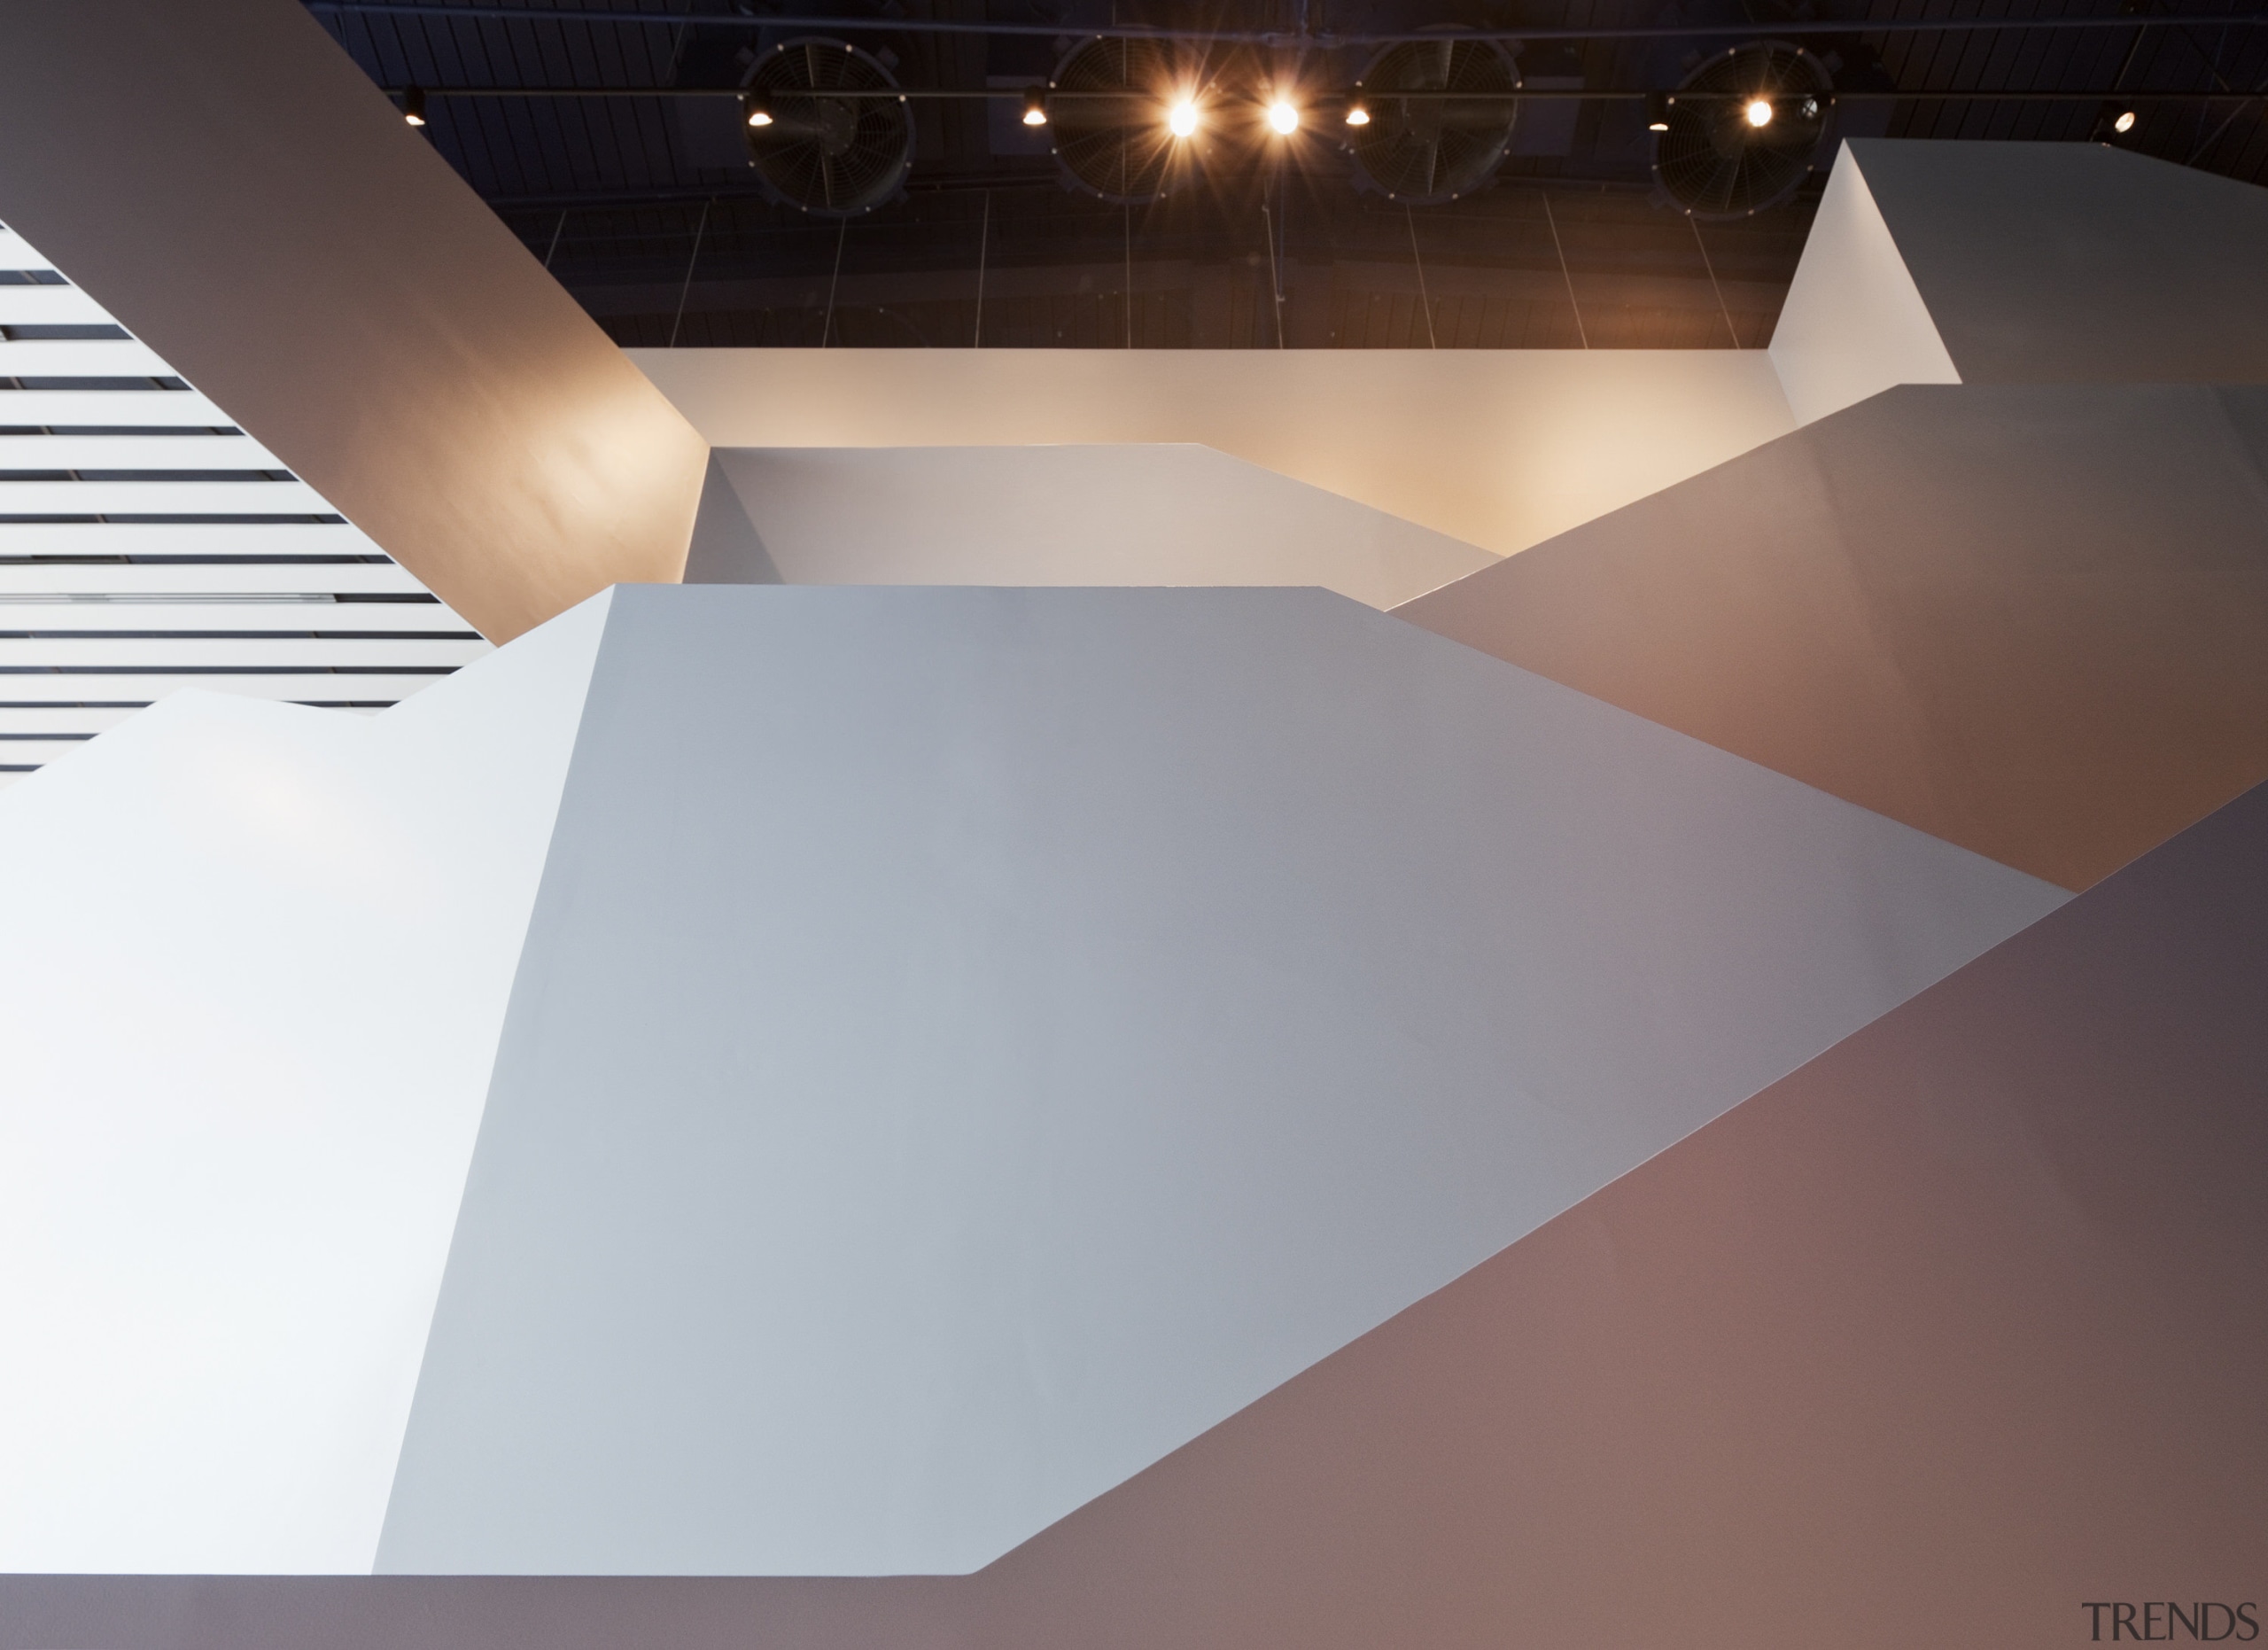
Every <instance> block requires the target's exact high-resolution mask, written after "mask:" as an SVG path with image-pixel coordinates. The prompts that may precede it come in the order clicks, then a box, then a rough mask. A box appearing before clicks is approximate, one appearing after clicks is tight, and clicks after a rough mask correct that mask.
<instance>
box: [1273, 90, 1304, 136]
mask: <svg viewBox="0 0 2268 1650" xmlns="http://www.w3.org/2000/svg"><path fill="white" fill-rule="evenodd" d="M1268 125H1269V129H1270V130H1271V131H1273V132H1274V133H1275V134H1276V135H1277V136H1278V137H1289V136H1291V135H1292V134H1293V132H1296V131H1298V130H1299V129H1300V109H1299V105H1297V104H1295V103H1293V101H1292V100H1291V99H1290V98H1289V97H1278V98H1276V99H1275V100H1274V101H1272V102H1271V103H1270V104H1269V105H1268Z"/></svg>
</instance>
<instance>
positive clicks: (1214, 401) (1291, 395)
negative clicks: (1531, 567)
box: [629, 349, 1795, 556]
mask: <svg viewBox="0 0 2268 1650" xmlns="http://www.w3.org/2000/svg"><path fill="white" fill-rule="evenodd" d="M629 354H630V357H631V359H632V360H633V361H634V362H637V363H638V365H639V366H641V367H642V368H643V369H644V370H645V371H646V374H647V376H648V377H651V378H652V379H653V380H654V382H655V383H656V385H660V387H661V389H662V391H663V393H664V394H666V395H667V396H668V397H669V398H670V399H671V400H672V401H674V402H675V403H676V404H677V406H678V409H679V410H680V411H681V412H683V413H684V414H685V416H687V418H688V419H690V420H691V421H692V423H693V424H694V427H695V428H696V429H698V430H699V431H700V432H701V433H702V434H703V436H705V437H707V438H708V440H710V441H711V443H712V444H713V445H715V446H718V447H769V448H782V447H994V446H1017V445H1025V444H1030V445H1041V446H1053V445H1059V444H1068V443H1109V442H1199V443H1201V444H1203V445H1205V446H1208V447H1213V448H1219V449H1220V450H1221V451H1222V452H1224V453H1228V454H1231V455H1234V456H1236V457H1238V458H1242V459H1245V460H1247V461H1248V462H1250V463H1255V464H1260V465H1262V466H1265V467H1266V468H1268V469H1270V470H1274V471H1279V472H1280V473H1282V474H1284V475H1287V476H1290V477H1293V479H1297V480H1301V481H1305V482H1309V483H1310V484H1312V485H1314V486H1319V487H1324V488H1327V489H1329V490H1330V491H1332V492H1334V493H1340V494H1345V495H1346V496H1347V497H1348V498H1352V499H1355V500H1358V501H1360V502H1363V503H1365V504H1369V505H1372V506H1374V507H1376V508H1377V509H1379V510H1386V511H1389V512H1391V513H1392V514H1394V515H1396V516H1400V517H1402V518H1405V519H1407V520H1410V521H1413V522H1416V523H1417V524H1418V525H1420V526H1425V527H1430V528H1432V529H1433V530H1434V531H1435V532H1437V533H1448V534H1449V535H1450V536H1451V537H1453V538H1458V539H1463V540H1464V541H1467V542H1468V543H1472V544H1475V545H1478V546H1480V548H1481V549H1485V550H1488V551H1492V552H1494V553H1495V554H1496V555H1499V556H1508V555H1510V554H1511V553H1512V552H1513V551H1514V550H1522V549H1526V548H1527V547H1528V546H1529V545H1531V544H1534V543H1537V542H1538V541H1542V540H1543V539H1547V538H1550V536H1551V535H1552V534H1554V533H1563V532H1565V530H1566V529H1568V528H1570V527H1573V526H1576V525H1580V524H1581V523H1583V522H1586V521H1589V520H1591V519H1592V518H1596V517H1598V516H1602V515H1604V514H1605V513H1606V512H1607V511H1608V510H1616V509H1619V508H1620V507H1621V506H1622V505H1625V504H1627V503H1630V502H1634V501H1635V500H1637V499H1640V498H1643V497H1644V496H1645V495H1646V494H1650V493H1654V492H1658V491H1659V490H1660V489H1661V488H1663V487H1666V486H1672V485H1674V484H1675V483H1677V482H1679V481H1682V480H1684V479H1686V478H1687V477H1689V476H1693V475H1697V474H1698V473H1699V472H1701V471H1704V470H1707V469H1709V468H1711V467H1712V466H1713V465H1716V464H1720V463H1724V462H1725V461H1726V460H1727V459H1728V458H1734V457H1736V456H1738V455H1740V454H1742V453H1744V452H1747V451H1749V450H1750V449H1751V448H1755V447H1758V446H1760V445H1762V444H1763V443H1764V442H1766V441H1768V440H1772V439H1773V438H1774V437H1775V436H1779V435H1784V434H1785V433H1787V432H1789V431H1790V430H1791V429H1793V428H1794V427H1795V417H1794V415H1793V414H1792V413H1790V411H1789V409H1788V401H1787V397H1786V396H1785V395H1784V394H1783V393H1782V391H1781V388H1780V381H1779V378H1778V377H1777V376H1775V373H1774V371H1773V369H1772V362H1771V359H1770V357H1769V356H1768V355H1767V354H1765V353H1764V352H1763V351H1761V350H1589V351H1585V350H1463V351H1459V350H1442V351H1433V350H1282V351H1270V350H974V349H971V350H864V351H859V350H796V349H698V350H654V349H647V350H632V351H630V352H629Z"/></svg>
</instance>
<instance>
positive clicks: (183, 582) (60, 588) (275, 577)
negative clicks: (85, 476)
mask: <svg viewBox="0 0 2268 1650" xmlns="http://www.w3.org/2000/svg"><path fill="white" fill-rule="evenodd" d="M243 531H244V530H243V529H241V528H239V529H237V532H238V533H243ZM257 531H258V532H259V533H261V534H263V535H264V534H266V533H269V532H272V531H274V529H272V528H267V527H262V528H260V529H258V530H257ZM244 542H245V539H243V538H241V537H240V538H239V539H238V540H237V543H239V544H242V543H244ZM424 593H425V590H424V587H423V585H421V584H419V583H418V582H417V580H416V579H415V578H414V577H413V576H412V575H411V574H410V572H409V570H408V568H406V567H402V566H399V565H397V564H394V563H392V562H335V563H330V564H316V565H310V564H307V563H306V562H242V561H238V562H217V563H201V562H179V561H171V562H107V563H101V562H98V563H95V564H88V563H85V562H34V561H10V560H7V559H6V558H5V557H0V601H4V600H6V599H8V598H9V597H11V596H13V595H34V594H43V595H45V594H52V595H89V596H94V595H113V596H131V597H134V598H136V599H137V600H145V601H146V600H154V599H160V598H162V597H163V596H165V595H169V594H178V595H190V596H195V597H197V598H198V600H200V601H206V600H211V599H213V598H214V597H220V596H229V595H245V596H260V595H423V594H424ZM384 605H386V607H387V611H392V612H399V611H400V609H401V606H402V604H400V603H388V604H384ZM441 611H443V612H445V613H446V612H447V611H448V610H447V609H446V608H444V609H442V610H441ZM463 623H464V621H463V620H462V619H455V618H454V615H452V626H453V627H462V625H463Z"/></svg>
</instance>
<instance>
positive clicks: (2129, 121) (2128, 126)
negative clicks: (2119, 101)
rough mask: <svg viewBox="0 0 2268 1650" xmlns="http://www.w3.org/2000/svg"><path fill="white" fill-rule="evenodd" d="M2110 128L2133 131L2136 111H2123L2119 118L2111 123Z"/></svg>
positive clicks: (2116, 130)
mask: <svg viewBox="0 0 2268 1650" xmlns="http://www.w3.org/2000/svg"><path fill="white" fill-rule="evenodd" d="M2110 129H2111V130H2112V131H2114V132H2131V131H2132V130H2133V129H2134V112H2133V111H2132V109H2127V110H2124V111H2123V112H2121V113H2120V114H2119V116H2118V118H2117V120H2115V121H2112V122H2111V123H2110Z"/></svg>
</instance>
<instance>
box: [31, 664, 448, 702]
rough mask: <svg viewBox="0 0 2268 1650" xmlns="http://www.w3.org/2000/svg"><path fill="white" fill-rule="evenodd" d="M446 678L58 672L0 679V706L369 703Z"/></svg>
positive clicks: (416, 690) (418, 690) (404, 695)
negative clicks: (196, 698) (221, 699)
mask: <svg viewBox="0 0 2268 1650" xmlns="http://www.w3.org/2000/svg"><path fill="white" fill-rule="evenodd" d="M447 680H448V678H447V676H446V675H423V674H419V675H408V674H400V675H396V674H390V673H373V674H369V675H363V674H361V673H355V674H342V673H337V672H332V671H296V672H291V673H278V674H276V675H272V676H243V675H222V674H215V675H185V674H184V675H168V674H164V673H158V672H151V673H147V674H141V673H135V674H125V673H121V674H118V675H101V674H92V673H90V674H87V675H78V674H75V673H74V674H71V675H66V674H64V673H61V672H59V671H35V672H27V673H25V674H23V675H19V676H11V675H6V674H0V704H56V705H70V704H148V703H149V702H150V701H151V700H152V699H162V698H164V697H166V695H167V694H169V693H178V692H180V691H182V690H183V689H190V688H194V689H198V690H199V691H201V692H205V693H234V694H239V695H242V696H243V697H245V698H248V699H288V700H293V701H297V702H299V703H302V704H343V703H347V702H350V701H351V702H353V703H354V704H375V703H379V702H391V701H393V700H396V699H406V698H408V697H410V696H411V695H412V694H415V693H423V691H424V690H425V689H428V688H430V687H431V686H432V685H433V684H434V683H435V682H437V681H447Z"/></svg>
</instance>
